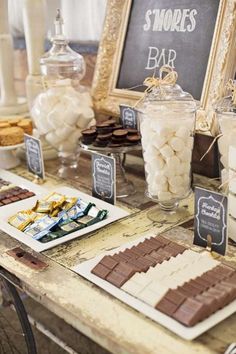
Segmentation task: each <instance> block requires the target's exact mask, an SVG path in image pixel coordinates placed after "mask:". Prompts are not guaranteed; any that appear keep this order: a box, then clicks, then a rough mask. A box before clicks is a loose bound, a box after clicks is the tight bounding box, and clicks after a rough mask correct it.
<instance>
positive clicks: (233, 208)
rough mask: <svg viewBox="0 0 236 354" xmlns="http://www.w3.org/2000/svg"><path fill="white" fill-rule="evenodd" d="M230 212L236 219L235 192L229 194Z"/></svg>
mask: <svg viewBox="0 0 236 354" xmlns="http://www.w3.org/2000/svg"><path fill="white" fill-rule="evenodd" d="M228 212H229V215H231V216H232V217H233V218H234V219H236V196H235V195H233V194H230V193H229V195H228Z"/></svg>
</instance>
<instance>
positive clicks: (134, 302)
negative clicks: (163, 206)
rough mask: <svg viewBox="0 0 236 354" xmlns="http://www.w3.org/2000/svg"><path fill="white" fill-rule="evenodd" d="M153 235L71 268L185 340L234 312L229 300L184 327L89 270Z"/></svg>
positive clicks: (199, 333) (232, 303)
mask: <svg viewBox="0 0 236 354" xmlns="http://www.w3.org/2000/svg"><path fill="white" fill-rule="evenodd" d="M150 236H153V233H152V234H146V235H145V236H142V237H141V238H139V239H138V240H136V241H134V242H130V243H126V244H125V245H122V246H121V247H118V248H116V249H113V250H112V251H109V252H106V253H103V254H102V255H100V256H98V257H95V258H93V259H91V260H89V261H86V262H83V263H81V264H79V265H78V266H75V267H74V268H73V270H74V271H75V272H76V273H78V274H79V275H82V276H83V277H84V278H86V279H87V280H89V281H91V282H92V283H94V284H96V285H98V286H99V287H100V288H102V289H104V290H106V291H107V292H108V293H110V294H111V295H113V296H115V297H116V298H117V299H119V300H121V301H123V302H124V303H126V304H128V305H129V306H131V307H133V308H134V309H136V310H138V311H139V312H140V313H142V314H144V315H145V316H147V317H149V318H151V319H152V320H154V321H155V322H157V323H159V324H161V325H162V326H164V327H166V328H168V329H169V330H171V331H172V332H174V333H175V334H177V335H178V336H180V337H182V338H183V339H186V340H193V339H195V338H197V337H198V336H200V335H201V334H202V333H204V332H206V331H208V330H209V329H210V328H212V327H214V326H215V325H217V324H218V323H220V322H221V321H223V320H224V319H226V318H227V317H229V316H230V315H232V314H233V313H235V312H236V300H235V301H233V302H231V303H230V304H229V305H228V306H226V307H224V308H223V309H221V310H219V311H217V312H216V313H214V314H213V315H211V316H210V317H208V318H207V319H205V320H204V321H202V322H200V323H198V324H197V325H195V326H194V327H185V326H184V325H182V324H181V323H179V322H178V321H175V320H174V319H172V318H170V317H169V316H166V315H164V314H163V313H162V312H160V311H158V310H156V309H154V308H153V307H151V306H149V305H147V304H145V303H144V302H142V301H141V300H139V299H137V298H135V297H133V296H131V295H129V294H128V293H126V292H125V291H123V290H121V289H119V288H117V287H116V286H113V285H112V284H110V283H108V282H107V281H105V280H103V279H101V278H99V277H97V276H96V275H94V274H92V273H91V270H92V269H93V268H94V267H95V265H96V264H97V263H98V262H99V261H100V260H101V259H102V258H103V257H104V256H105V255H112V254H115V253H117V252H120V251H124V250H125V249H126V248H131V247H132V246H134V245H136V244H138V243H139V242H141V241H143V240H144V239H146V238H148V237H150Z"/></svg>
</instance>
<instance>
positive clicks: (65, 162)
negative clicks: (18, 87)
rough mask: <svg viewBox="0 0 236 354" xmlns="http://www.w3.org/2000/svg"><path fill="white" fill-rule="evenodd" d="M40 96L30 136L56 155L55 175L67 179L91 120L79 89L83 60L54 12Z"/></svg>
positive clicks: (85, 94) (88, 98) (86, 96)
mask: <svg viewBox="0 0 236 354" xmlns="http://www.w3.org/2000/svg"><path fill="white" fill-rule="evenodd" d="M40 67H41V74H42V82H43V88H44V90H43V92H41V93H40V94H39V95H38V96H37V98H36V99H35V102H34V104H33V107H32V110H31V115H32V117H33V120H34V124H35V131H34V135H36V136H39V137H40V138H41V139H42V141H43V142H46V143H48V144H49V145H50V146H52V147H53V148H55V149H56V150H57V151H58V155H59V157H60V160H61V166H60V169H59V174H60V176H61V177H68V176H69V175H71V171H72V170H75V169H76V168H77V160H78V156H77V153H76V149H77V142H78V139H79V138H80V136H81V130H82V129H85V128H86V127H87V126H88V125H89V124H90V123H91V121H92V120H93V118H94V112H93V110H92V100H91V96H90V93H89V92H88V91H86V90H85V89H84V88H83V87H82V86H81V85H80V81H81V79H82V78H83V77H84V75H85V61H84V58H83V57H82V56H81V55H80V54H78V53H76V52H75V51H73V50H72V49H71V48H70V47H69V46H68V43H67V40H66V39H65V37H64V35H63V20H62V18H61V15H60V10H58V13H57V17H56V20H55V37H54V38H53V40H52V47H51V49H50V50H49V51H48V52H47V53H45V54H44V55H43V57H42V58H41V60H40Z"/></svg>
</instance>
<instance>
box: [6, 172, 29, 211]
mask: <svg viewBox="0 0 236 354" xmlns="http://www.w3.org/2000/svg"><path fill="white" fill-rule="evenodd" d="M34 195H35V194H34V193H33V192H31V191H29V190H28V189H24V188H21V187H17V186H15V185H14V184H11V183H10V182H8V181H5V180H3V179H2V178H0V207H1V206H4V205H8V204H12V203H15V202H18V201H20V200H23V199H27V198H30V197H33V196H34Z"/></svg>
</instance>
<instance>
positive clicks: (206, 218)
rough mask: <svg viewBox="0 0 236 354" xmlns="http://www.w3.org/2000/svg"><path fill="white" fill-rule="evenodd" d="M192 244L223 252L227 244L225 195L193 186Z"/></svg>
mask: <svg viewBox="0 0 236 354" xmlns="http://www.w3.org/2000/svg"><path fill="white" fill-rule="evenodd" d="M194 224H195V228H194V242H193V243H194V244H195V245H198V246H201V247H207V245H208V238H209V236H210V237H211V250H212V251H215V252H218V253H220V254H223V255H224V254H225V252H226V246H227V197H226V196H224V195H222V194H220V193H216V192H214V191H211V190H206V189H204V188H200V187H195V223H194Z"/></svg>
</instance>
